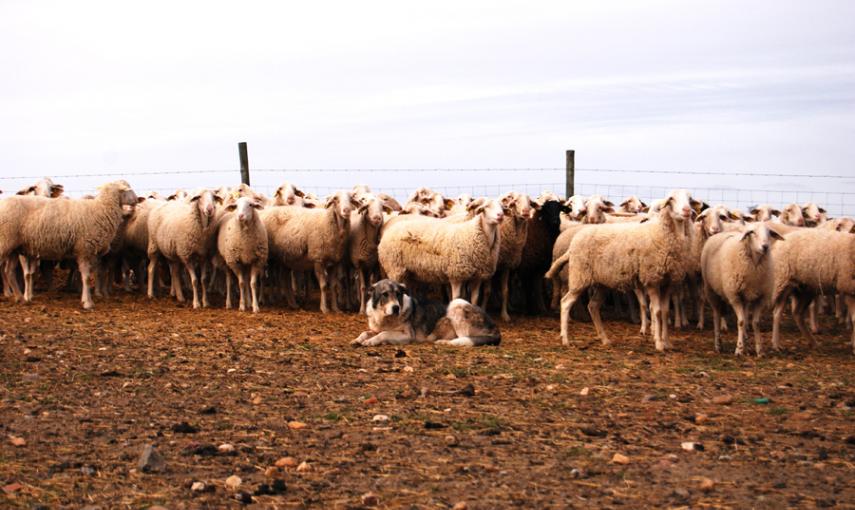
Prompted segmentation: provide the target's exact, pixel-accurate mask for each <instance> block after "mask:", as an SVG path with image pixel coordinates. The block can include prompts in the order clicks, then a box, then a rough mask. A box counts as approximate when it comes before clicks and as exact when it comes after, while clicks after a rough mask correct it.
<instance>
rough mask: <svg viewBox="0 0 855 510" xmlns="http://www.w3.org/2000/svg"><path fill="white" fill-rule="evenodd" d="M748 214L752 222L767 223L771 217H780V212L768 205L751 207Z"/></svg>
mask: <svg viewBox="0 0 855 510" xmlns="http://www.w3.org/2000/svg"><path fill="white" fill-rule="evenodd" d="M748 212H749V213H750V214H751V216H752V217H753V218H754V221H769V220H771V219H772V217H773V216H780V215H781V211H779V210H777V209H775V208H774V207H772V206H771V205H768V204H764V205H758V206H757V207H752V208H751V210H750V211H748Z"/></svg>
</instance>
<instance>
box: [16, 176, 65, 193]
mask: <svg viewBox="0 0 855 510" xmlns="http://www.w3.org/2000/svg"><path fill="white" fill-rule="evenodd" d="M63 191H65V188H64V187H63V186H62V184H55V183H54V182H53V180H51V178H50V177H44V178H42V179H39V180H38V181H36V183H35V184H33V185H32V186H30V187H27V188H24V189H22V190H20V191H18V195H34V196H37V197H46V198H58V197H59V196H60V195H62V193H63Z"/></svg>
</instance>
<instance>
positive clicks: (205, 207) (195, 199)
mask: <svg viewBox="0 0 855 510" xmlns="http://www.w3.org/2000/svg"><path fill="white" fill-rule="evenodd" d="M188 201H189V202H190V203H195V204H196V207H198V208H199V212H200V213H201V214H202V217H204V218H206V219H211V218H212V217H213V216H214V211H215V209H216V207H215V204H216V199H215V198H214V192H213V191H211V190H208V189H206V190H200V191H197V192H196V193H194V194H193V195H192V196H191V197H190V198H189V200H188Z"/></svg>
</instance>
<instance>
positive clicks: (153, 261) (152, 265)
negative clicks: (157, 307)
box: [147, 255, 157, 298]
mask: <svg viewBox="0 0 855 510" xmlns="http://www.w3.org/2000/svg"><path fill="white" fill-rule="evenodd" d="M156 270H157V255H149V256H148V282H147V283H148V297H149V298H153V297H154V282H155V280H156V279H157V276H156V273H155V271H156Z"/></svg>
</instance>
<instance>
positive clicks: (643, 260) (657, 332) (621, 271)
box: [547, 190, 696, 351]
mask: <svg viewBox="0 0 855 510" xmlns="http://www.w3.org/2000/svg"><path fill="white" fill-rule="evenodd" d="M695 203H696V201H693V200H692V199H691V196H690V195H689V194H688V192H685V191H684V190H678V191H675V192H672V193H671V195H669V196H668V198H666V199H665V200H663V201H662V202H661V203H660V204H659V207H658V212H657V213H656V214H655V215H653V216H652V218H651V219H650V220H648V221H646V222H644V223H606V224H602V225H591V226H589V227H587V228H586V229H584V230H583V231H581V232H579V233H578V234H577V235H576V237H575V238H574V239H573V241H572V242H571V243H570V246H569V248H568V249H567V253H566V254H565V256H564V257H563V258H565V259H566V260H562V259H559V260H557V261H556V263H555V264H553V266H552V267H551V268H550V270H549V272H548V273H547V277H552V276H554V275H555V271H557V270H560V267H561V266H562V265H563V264H564V263H566V264H568V266H569V271H568V280H567V285H568V290H567V292H566V293H565V294H564V296H563V297H562V298H561V340H562V343H563V344H564V345H569V343H570V337H569V323H570V310H571V308H572V307H573V304H574V303H575V302H576V300H578V299H579V297H580V296H581V295H582V293H583V292H585V291H586V290H588V289H589V288H591V289H593V292H592V294H591V298H590V301H589V303H588V312H589V313H590V314H591V319H592V320H593V322H594V327H595V328H596V330H597V333H598V335H599V337H600V339H601V341H602V343H603V345H609V344H610V343H611V341H610V340H609V338H608V336H607V334H606V331H605V329H604V328H603V324H602V320H601V319H600V311H599V309H600V306H601V305H602V302H603V298H604V293H603V291H602V290H603V288H604V287H606V288H611V289H617V290H623V291H629V290H633V291H635V293H636V296H637V297H638V298H639V302H640V303H642V308H643V307H644V306H646V299H645V297H644V294H643V293H642V290H643V291H646V292H647V295H648V297H649V299H650V303H651V318H652V322H653V337H654V342H655V347H656V349H657V350H659V351H664V350H665V349H666V348H667V347H670V344H669V337H668V320H667V318H668V306H669V300H670V295H669V294H670V285H671V284H672V283H673V282H679V281H681V280H682V279H683V277H684V276H685V262H684V261H683V258H684V256H685V253H686V251H687V249H688V240H687V237H686V235H685V227H684V226H683V224H682V222H684V221H686V220H687V219H688V218H689V217H690V216H691V211H692V208H693V206H694V205H695Z"/></svg>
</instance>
